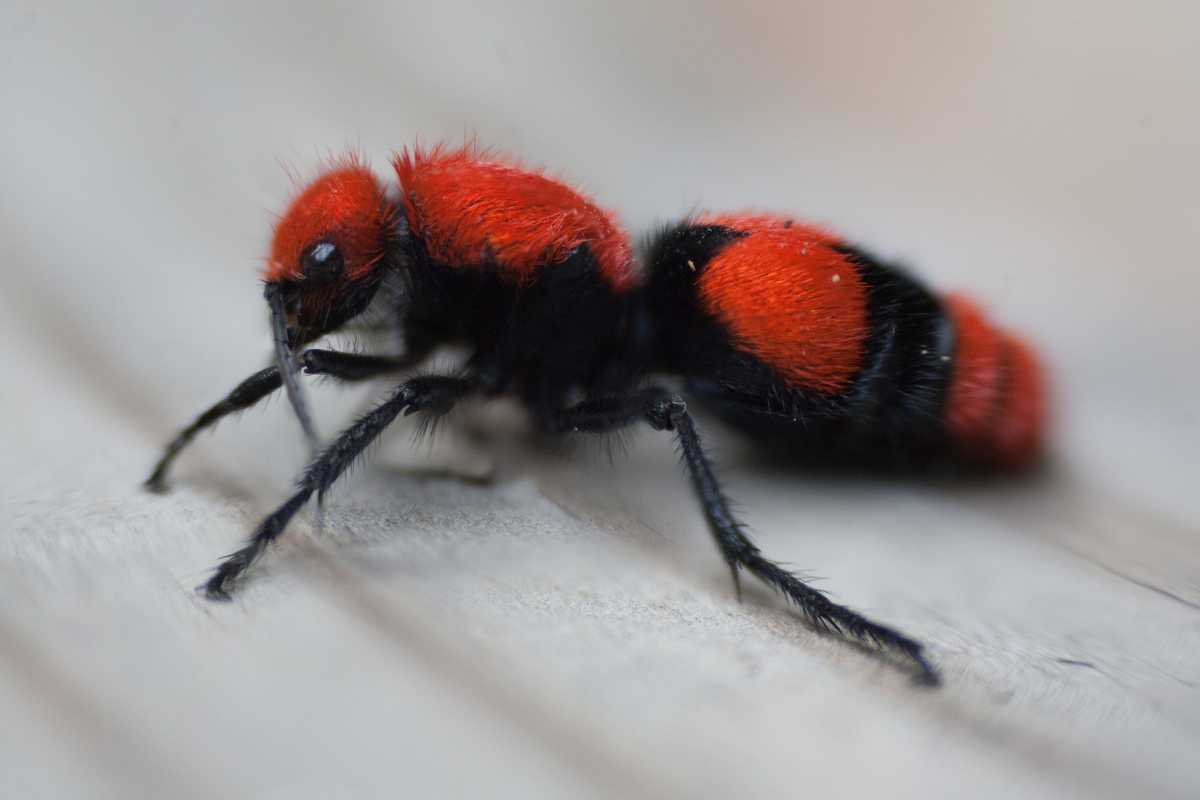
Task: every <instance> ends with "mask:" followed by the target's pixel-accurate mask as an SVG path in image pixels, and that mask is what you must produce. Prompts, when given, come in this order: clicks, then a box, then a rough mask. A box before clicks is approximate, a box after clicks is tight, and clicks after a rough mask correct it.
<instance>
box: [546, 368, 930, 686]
mask: <svg viewBox="0 0 1200 800" xmlns="http://www.w3.org/2000/svg"><path fill="white" fill-rule="evenodd" d="M638 419H643V420H645V421H646V422H647V423H649V424H650V426H651V427H652V428H654V429H655V430H660V431H674V432H675V436H676V439H677V440H678V441H679V446H680V449H681V450H682V452H683V460H684V464H685V466H686V467H687V470H688V476H689V477H690V478H691V482H692V488H693V489H694V490H695V492H696V495H697V497H698V498H699V500H700V504H701V506H702V507H703V509H704V516H705V518H706V519H707V521H708V527H709V530H710V531H711V532H712V535H713V539H715V540H716V544H717V547H718V549H720V551H721V555H722V556H723V557H724V558H725V562H726V563H727V564H728V565H729V569H730V571H731V572H732V573H733V580H734V586H735V587H737V586H738V572H739V570H741V569H746V570H748V571H749V572H750V573H751V574H752V575H755V576H756V577H757V578H758V579H759V580H761V581H763V582H764V583H766V584H767V585H768V586H771V587H773V588H775V589H776V590H778V591H779V592H781V593H782V594H783V596H784V597H786V598H787V599H788V600H790V601H792V602H793V603H795V604H796V607H797V608H799V609H800V611H801V613H802V614H804V616H805V617H807V618H808V620H809V621H810V622H811V623H812V624H813V625H814V626H816V627H817V628H819V629H820V630H823V631H829V630H834V631H837V632H838V633H841V634H843V635H846V636H850V637H853V638H855V639H858V640H859V641H862V642H866V643H868V644H874V645H878V646H880V647H883V648H887V649H890V650H893V651H895V652H897V653H900V654H901V655H904V656H906V657H908V658H909V659H911V660H912V661H913V662H914V663H915V664H916V665H917V668H918V670H919V672H918V674H917V679H918V680H919V681H920V682H921V683H923V684H925V685H929V686H936V685H937V684H938V683H939V682H940V678H939V677H938V673H937V670H936V669H935V668H934V667H933V665H932V664H930V663H929V662H928V661H927V660H926V659H925V656H924V654H923V652H922V651H923V647H922V645H921V644H920V643H919V642H917V641H916V640H914V639H912V638H910V637H908V636H906V635H904V634H903V633H901V632H899V631H897V630H896V629H894V628H891V627H888V626H886V625H882V624H880V623H878V622H875V621H873V620H870V619H868V618H866V617H864V616H862V615H861V614H859V613H857V612H855V611H852V610H850V609H848V608H846V607H845V606H840V605H838V604H837V603H834V602H833V601H832V600H830V599H829V597H828V596H826V594H825V593H824V592H822V591H820V590H819V589H814V588H813V587H811V586H809V585H808V584H807V583H805V582H804V581H803V580H802V579H800V578H799V577H797V576H795V575H793V574H792V573H791V572H789V571H788V570H786V569H784V568H783V567H781V566H779V565H778V564H776V563H775V562H774V561H771V560H769V559H767V558H766V557H764V556H763V554H762V551H760V550H759V549H758V546H757V545H755V544H754V542H752V541H751V540H750V537H749V536H747V535H746V532H745V529H744V528H743V526H742V524H741V522H739V521H738V519H737V518H736V517H735V516H734V515H733V512H731V511H730V510H729V502H728V500H727V499H726V497H725V494H724V492H723V491H722V489H721V485H720V483H718V482H717V478H716V475H714V474H713V470H712V464H711V463H710V462H709V460H708V456H707V455H706V454H705V453H704V448H703V446H702V445H701V442H700V434H699V433H698V432H697V431H696V425H695V422H694V420H693V419H692V416H691V414H689V413H688V410H687V404H686V403H685V402H684V401H683V398H681V397H680V396H679V395H676V394H672V393H671V392H668V391H667V390H666V389H662V388H657V387H652V388H648V389H642V390H639V391H637V392H633V393H631V394H628V395H624V396H619V397H611V398H602V399H598V400H589V401H586V402H583V403H580V404H579V405H577V406H574V407H572V408H568V409H566V410H563V411H559V412H556V413H555V414H553V415H552V416H551V417H550V419H549V420H548V421H547V422H548V425H549V427H550V428H551V429H552V430H555V431H559V432H571V431H578V432H594V433H602V432H605V431H611V430H615V429H617V428H620V427H622V426H624V425H627V424H629V423H632V422H635V421H637V420H638ZM738 592H739V596H740V589H739V590H738Z"/></svg>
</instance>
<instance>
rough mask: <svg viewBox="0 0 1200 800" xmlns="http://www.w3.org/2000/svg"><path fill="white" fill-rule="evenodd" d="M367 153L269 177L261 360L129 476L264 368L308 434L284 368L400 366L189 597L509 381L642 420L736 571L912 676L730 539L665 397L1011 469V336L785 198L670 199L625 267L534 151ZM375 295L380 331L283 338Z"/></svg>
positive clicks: (351, 311)
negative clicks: (394, 446) (376, 336)
mask: <svg viewBox="0 0 1200 800" xmlns="http://www.w3.org/2000/svg"><path fill="white" fill-rule="evenodd" d="M393 167H394V169H395V172H396V175H397V178H398V187H397V188H392V189H389V188H388V187H385V186H384V185H383V184H382V183H381V182H380V181H379V180H378V179H377V178H376V177H375V175H374V174H373V173H372V172H371V171H370V170H369V169H368V168H367V167H366V166H365V165H364V164H363V163H361V162H360V161H357V160H349V161H346V162H344V163H340V164H338V165H336V166H334V167H333V168H331V169H329V170H327V171H326V172H324V173H323V174H322V175H321V176H320V177H318V178H317V179H316V180H315V181H313V182H312V183H311V184H309V185H308V187H307V188H305V189H304V190H303V191H302V192H301V193H300V194H299V195H298V197H296V198H295V200H294V201H293V202H292V204H291V206H290V208H289V209H288V210H287V212H286V213H285V214H284V216H283V217H282V218H281V219H280V221H279V222H278V224H277V226H276V228H275V232H274V240H273V244H272V248H271V254H270V257H269V259H268V261H267V265H266V269H265V273H264V279H265V286H266V290H265V296H266V299H267V301H268V304H269V306H270V309H271V319H272V329H273V332H274V341H275V352H276V363H275V364H274V365H273V366H271V367H268V368H266V369H263V370H262V371H260V372H257V373H255V374H253V375H251V376H250V377H249V378H247V379H246V380H245V381H243V382H242V383H241V384H240V385H238V386H237V387H236V388H235V389H234V390H233V391H232V392H231V393H230V394H229V395H228V396H227V397H226V398H225V399H223V400H222V401H220V402H219V403H217V404H216V405H214V406H213V407H212V408H210V409H209V410H207V411H205V412H204V413H203V414H202V415H200V417H199V418H198V419H197V420H196V421H195V422H193V423H192V424H191V425H190V426H189V427H187V428H186V429H184V430H183V431H182V432H181V433H180V434H179V435H178V436H177V437H176V438H175V439H174V440H173V441H172V442H171V443H170V444H169V445H168V446H167V448H166V452H165V453H164V454H163V456H162V458H161V460H160V461H159V462H158V464H157V465H156V467H155V469H154V471H153V474H152V475H151V476H150V478H149V480H148V481H147V485H148V486H149V487H151V488H155V489H161V488H163V487H164V486H165V482H166V476H167V473H168V470H169V468H170V466H171V464H172V462H173V460H174V459H175V458H176V456H178V455H179V453H180V451H181V450H182V449H183V448H184V447H185V446H186V445H187V444H188V442H189V441H191V440H192V438H193V437H194V436H195V435H196V434H197V433H198V432H199V431H201V430H203V429H205V428H207V427H209V426H211V425H213V424H215V423H216V422H217V421H218V420H219V419H221V418H222V417H224V416H226V415H227V414H230V413H232V412H235V411H238V410H241V409H244V408H248V407H249V406H251V405H253V404H254V403H256V402H258V401H259V400H261V399H262V398H264V397H266V396H267V395H269V394H271V393H272V392H274V391H276V390H277V389H279V388H280V386H284V387H286V390H287V393H288V396H289V398H290V399H291V402H292V405H293V407H294V409H295V412H296V414H297V416H298V417H299V419H300V420H301V423H302V425H303V427H304V429H305V431H306V432H307V434H308V436H309V437H310V440H314V441H315V435H314V434H313V433H312V426H311V423H309V422H308V413H307V409H306V406H305V402H304V395H303V392H302V387H301V384H300V382H299V381H298V379H297V373H298V372H299V371H301V370H302V371H303V372H305V373H308V374H317V375H326V376H331V377H332V378H335V379H340V380H343V381H357V380H363V379H366V378H371V377H375V376H379V375H383V374H386V373H393V372H394V373H399V374H401V375H403V376H404V377H403V378H402V380H400V381H399V383H398V385H397V387H396V388H395V389H394V390H393V391H392V392H391V394H390V395H389V396H388V397H387V398H386V399H384V400H383V401H382V402H381V403H380V404H379V405H378V406H377V407H375V408H374V410H372V411H370V412H369V413H367V414H366V415H365V416H363V417H361V418H360V419H358V420H357V421H356V422H354V423H353V424H352V425H350V427H348V428H347V429H346V430H345V431H343V432H342V433H341V435H340V436H338V437H337V438H336V439H335V440H334V441H333V442H332V443H331V444H329V445H328V446H326V447H325V448H324V449H321V450H320V451H319V453H318V454H317V455H316V456H315V458H314V459H313V460H312V462H311V463H310V464H309V465H308V467H307V469H305V471H304V472H303V473H302V475H301V477H300V479H299V482H298V484H297V486H296V491H295V494H293V495H292V496H291V497H290V498H289V499H288V500H287V501H286V502H285V503H283V504H282V505H281V506H279V508H278V509H277V510H275V511H274V512H273V513H271V514H270V515H269V516H267V517H266V518H265V519H264V520H263V521H262V522H261V524H259V526H258V527H257V528H256V529H255V530H254V532H253V534H252V535H251V537H250V539H249V541H248V542H247V544H246V545H245V546H244V547H243V548H242V549H240V550H238V551H237V552H235V553H233V554H232V555H230V556H228V557H226V558H225V560H224V561H222V562H221V564H220V565H219V566H218V567H217V569H216V571H215V572H214V574H213V575H212V577H211V579H210V580H208V582H207V583H206V584H205V586H204V591H205V592H206V593H207V595H208V596H209V597H210V598H214V599H219V598H227V597H228V596H229V592H230V591H231V590H232V589H233V587H234V586H235V584H236V583H237V582H238V580H239V579H240V578H241V577H242V576H243V573H244V572H245V571H246V570H247V568H248V567H250V566H251V564H253V563H254V562H255V560H256V559H258V558H259V557H260V556H261V555H262V553H263V551H264V549H265V548H266V547H267V546H268V545H269V544H270V543H271V542H272V541H273V540H275V539H276V538H277V537H278V536H279V535H280V534H281V533H283V531H284V529H285V528H286V526H287V525H288V522H289V520H291V519H292V517H293V516H294V515H295V514H296V513H297V512H298V511H299V510H300V509H301V507H303V506H304V505H305V504H306V503H307V502H308V501H309V500H310V499H311V498H312V497H313V495H316V496H317V498H318V501H320V499H321V498H323V497H324V495H325V493H326V492H327V491H328V490H329V488H330V487H331V486H332V485H333V483H334V482H335V481H336V480H337V478H338V477H339V476H340V475H341V474H342V473H343V472H344V471H345V470H346V469H347V467H348V466H350V464H351V463H352V462H353V461H354V460H355V459H356V458H358V457H359V455H360V454H361V453H362V452H363V450H364V449H365V448H366V447H367V446H368V445H369V444H370V443H371V441H372V440H373V439H375V438H376V437H377V436H378V435H379V433H380V432H381V431H383V430H384V429H385V428H386V427H388V425H390V424H391V423H392V422H393V420H395V419H396V417H397V416H398V415H400V414H402V413H403V414H406V415H407V414H412V413H416V412H420V413H423V414H427V415H431V416H434V417H436V416H439V415H443V414H445V413H446V412H448V411H449V410H450V409H451V408H452V407H453V406H454V405H455V404H456V403H458V402H459V401H461V400H463V399H464V398H467V397H471V396H482V397H485V398H486V397H496V396H500V395H509V396H515V397H517V398H518V399H519V400H520V401H521V403H522V404H523V405H524V407H525V408H526V409H527V410H528V413H529V416H530V418H531V419H532V421H533V422H534V423H535V425H536V426H537V427H539V428H540V429H541V430H543V431H546V432H549V433H554V434H572V433H604V432H610V431H615V430H617V429H620V428H623V427H625V426H629V425H632V424H635V423H639V422H644V423H646V424H647V425H649V426H650V427H651V428H653V429H654V430H658V431H664V432H669V433H671V434H673V435H674V437H675V438H676V440H677V442H678V445H679V447H680V450H681V452H682V457H683V463H684V465H685V468H686V471H687V474H688V476H689V477H690V479H691V484H692V487H693V489H694V491H695V494H696V496H697V498H698V499H699V502H700V503H701V505H702V506H703V510H704V515H705V518H706V520H707V523H708V527H709V529H710V531H711V533H712V535H713V538H714V540H715V542H716V545H717V548H718V550H719V551H720V554H721V556H722V557H723V558H724V560H725V562H726V564H727V565H728V567H729V570H730V572H731V574H732V576H733V581H734V585H735V588H736V589H737V590H738V593H739V595H740V586H739V576H740V574H741V572H742V571H745V572H748V573H750V574H751V575H754V576H755V577H757V578H759V579H760V580H762V581H763V582H764V583H766V584H767V585H769V586H771V587H774V588H775V589H776V590H778V591H779V592H781V593H782V594H783V595H784V596H785V597H786V598H787V599H788V600H790V601H791V602H793V603H794V604H795V606H796V607H797V608H798V609H799V610H800V612H801V613H802V614H803V615H804V616H805V617H806V618H807V619H808V620H809V621H810V622H811V623H812V624H813V625H815V626H816V627H817V628H819V629H823V630H833V631H837V632H839V633H841V634H842V635H844V636H847V637H851V638H854V639H857V640H860V641H863V642H866V643H870V644H873V645H876V646H878V647H880V648H882V649H884V650H886V651H890V652H893V653H896V654H899V655H900V656H901V657H903V658H907V659H908V660H910V662H911V663H912V664H913V665H914V667H915V676H916V677H917V678H918V679H919V680H920V681H922V682H924V683H928V684H936V683H937V682H938V673H937V671H936V669H935V667H934V666H933V665H932V664H931V663H930V662H929V661H928V660H927V659H926V657H925V654H924V651H923V648H922V645H921V644H920V643H919V642H917V641H916V640H914V639H912V638H910V637H909V636H907V635H905V634H903V633H902V632H900V631H898V630H896V629H894V628H892V627H889V626H887V625H884V624H881V623H879V622H875V621H873V620H871V619H868V618H867V617H865V616H863V615H861V614H859V613H857V612H855V611H852V610H850V609H849V608H846V607H844V606H841V605H838V604H836V603H834V602H832V601H831V600H830V599H829V598H828V597H827V596H826V595H825V594H824V593H823V592H821V591H819V590H817V589H815V588H813V587H812V586H810V585H808V583H806V582H805V581H804V580H802V579H801V578H799V577H797V576H796V575H793V574H792V573H790V572H789V571H787V570H786V569H784V568H783V567H781V566H780V565H779V564H777V563H776V562H774V561H772V560H770V559H769V558H767V557H766V556H765V555H764V554H763V553H762V551H761V550H760V549H759V548H758V546H757V545H755V544H754V543H753V541H752V540H751V539H750V537H749V536H748V535H747V533H746V531H745V529H744V527H743V526H742V524H741V523H740V522H739V521H738V519H737V517H736V516H735V515H734V514H733V513H732V512H731V511H730V508H729V504H728V502H727V500H726V497H725V494H724V493H723V491H722V489H721V486H720V483H719V482H718V480H717V477H716V475H715V474H714V471H713V468H712V466H711V464H710V462H709V459H708V457H707V456H706V454H705V450H704V448H703V446H702V443H701V438H700V434H699V432H698V430H697V426H696V423H695V422H694V420H693V417H692V414H691V413H690V411H689V409H688V405H687V402H686V401H685V397H686V398H688V399H690V400H692V401H694V402H695V403H697V404H702V405H705V406H707V407H709V408H711V409H713V410H714V411H715V412H716V414H717V415H719V416H720V417H722V418H724V419H725V420H727V421H728V422H729V423H730V424H732V425H733V426H735V427H736V428H739V429H741V430H743V431H746V432H748V433H749V434H751V436H753V437H754V438H755V439H756V440H757V441H758V442H760V443H763V444H764V445H765V444H767V443H770V444H771V445H772V446H776V447H782V448H784V449H785V450H786V451H787V452H788V453H789V454H791V455H794V456H796V457H800V458H804V459H807V460H810V461H815V462H818V463H825V462H828V463H833V462H837V463H848V464H864V465H879V464H888V465H893V466H899V467H901V468H907V467H909V466H917V465H924V464H929V463H937V462H943V461H944V462H949V463H959V464H974V465H982V466H996V467H1018V466H1020V465H1023V464H1025V463H1028V462H1030V461H1032V460H1034V459H1035V458H1036V457H1037V455H1038V452H1039V450H1040V447H1041V442H1042V438H1043V427H1044V423H1043V416H1044V411H1043V406H1044V389H1043V379H1042V372H1041V370H1040V368H1039V366H1038V363H1037V361H1036V359H1035V355H1034V353H1033V351H1032V350H1031V349H1030V348H1029V347H1028V346H1027V345H1026V344H1025V343H1023V342H1022V341H1021V340H1020V339H1018V338H1016V337H1015V336H1013V335H1011V334H1009V333H1008V332H1006V331H1004V330H1002V329H1000V328H998V327H996V326H995V325H994V324H992V323H991V322H990V321H989V320H988V319H987V318H986V317H985V316H984V315H983V314H982V313H981V312H980V311H979V310H978V309H977V308H976V307H975V306H974V305H973V304H971V303H970V302H969V301H967V300H965V299H963V298H958V297H951V298H948V299H946V300H940V299H938V298H937V297H935V296H934V295H933V294H931V293H930V292H929V291H927V290H926V289H925V288H923V287H922V286H921V285H920V284H919V283H917V282H916V281H915V280H913V279H912V278H910V277H908V276H907V275H906V274H905V273H904V272H903V271H902V270H900V269H898V268H896V267H895V266H892V265H889V264H887V263H884V262H882V261H880V260H879V259H877V258H875V257H873V256H871V255H870V254H868V253H866V252H864V251H862V250H860V249H857V248H855V247H853V246H851V245H849V244H847V243H846V242H844V241H842V240H841V239H839V238H838V237H836V236H835V235H833V234H831V233H829V232H827V231H825V230H823V229H820V228H817V227H813V226H809V225H804V224H801V223H799V222H796V221H794V220H792V219H791V218H789V217H785V216H776V215H769V214H721V215H710V216H699V217H696V218H692V219H688V220H686V221H684V222H682V223H679V224H677V225H674V226H672V227H668V228H665V229H663V230H661V231H659V232H658V233H657V234H655V235H654V236H652V237H651V238H650V239H649V241H648V242H647V246H646V247H645V249H644V259H643V265H644V266H643V268H642V269H639V267H638V264H637V260H636V259H635V253H634V249H633V247H632V246H631V244H630V240H629V238H628V236H627V235H626V233H625V232H624V231H623V229H622V228H621V227H620V225H619V224H618V222H617V221H616V219H615V217H614V216H613V215H612V214H610V213H609V212H606V211H604V210H602V209H601V208H599V207H598V206H597V205H595V204H594V203H593V202H592V201H591V200H590V199H588V198H586V197H585V196H583V195H582V194H580V193H579V192H577V191H575V190H574V189H572V188H570V187H569V186H567V185H566V184H564V183H562V182H560V181H558V180H555V179H552V178H550V177H547V176H545V175H544V174H542V173H540V172H537V171H531V170H528V169H525V168H522V167H520V166H518V165H516V164H515V163H512V162H509V161H506V160H504V159H502V158H499V157H496V156H492V155H489V154H487V153H484V152H482V151H479V150H478V149H476V148H474V147H471V146H467V147H463V148H459V149H448V148H444V147H438V148H434V149H431V150H423V149H420V148H417V149H414V150H405V151H403V152H401V153H400V154H398V155H397V156H396V157H395V159H394V161H393ZM380 304H383V305H384V306H385V308H384V309H383V313H384V314H386V315H387V317H388V318H389V319H390V320H391V321H392V323H393V324H394V325H395V326H396V329H397V330H398V331H399V332H400V333H401V335H402V339H403V342H404V344H405V347H404V351H403V355H397V356H390V355H389V356H374V355H362V354H352V353H343V352H335V351H332V350H325V349H315V348H309V347H308V346H309V345H310V344H312V343H314V342H315V341H316V340H318V339H319V338H321V337H322V336H324V335H325V334H327V333H330V332H331V331H334V330H336V329H338V328H339V327H341V326H343V325H344V324H345V323H347V322H348V321H350V320H352V319H354V318H356V317H358V316H359V315H361V314H362V313H363V312H364V311H366V310H367V309H368V307H372V308H375V307H378V306H379V305H380ZM448 344H458V345H465V346H466V352H467V353H469V355H468V356H467V358H466V360H465V362H464V365H463V367H462V368H461V370H460V371H458V372H456V373H454V374H414V370H415V369H416V368H418V367H419V366H420V365H421V363H422V362H423V361H425V360H426V359H427V358H428V357H429V356H430V355H431V354H432V353H433V352H434V351H435V350H437V349H438V348H440V347H442V346H444V345H448ZM663 380H667V381H672V382H673V384H672V385H675V386H678V387H679V390H676V389H675V388H670V386H669V385H668V384H664V383H662V382H661V381H663Z"/></svg>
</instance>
